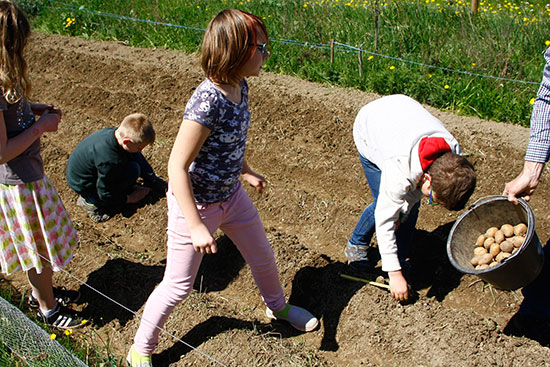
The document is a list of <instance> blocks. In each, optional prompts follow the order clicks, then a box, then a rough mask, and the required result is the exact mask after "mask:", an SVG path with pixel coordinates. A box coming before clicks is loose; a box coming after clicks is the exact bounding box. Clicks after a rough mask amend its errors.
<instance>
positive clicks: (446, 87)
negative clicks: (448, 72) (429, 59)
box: [443, 84, 451, 89]
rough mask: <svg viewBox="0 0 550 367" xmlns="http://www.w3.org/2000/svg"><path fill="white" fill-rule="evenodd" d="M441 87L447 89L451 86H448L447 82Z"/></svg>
mask: <svg viewBox="0 0 550 367" xmlns="http://www.w3.org/2000/svg"><path fill="white" fill-rule="evenodd" d="M443 88H445V89H449V88H451V86H450V85H449V84H445V85H444V86H443Z"/></svg>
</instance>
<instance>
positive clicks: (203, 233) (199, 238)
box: [190, 225, 218, 254]
mask: <svg viewBox="0 0 550 367" xmlns="http://www.w3.org/2000/svg"><path fill="white" fill-rule="evenodd" d="M190 232H191V241H192V242H193V248H194V249H195V252H200V253H201V254H215V253H216V252H218V246H217V245H216V241H215V240H214V237H212V235H211V234H210V231H209V230H208V228H207V227H206V226H204V225H202V226H200V227H199V228H197V229H194V230H192V231H190Z"/></svg>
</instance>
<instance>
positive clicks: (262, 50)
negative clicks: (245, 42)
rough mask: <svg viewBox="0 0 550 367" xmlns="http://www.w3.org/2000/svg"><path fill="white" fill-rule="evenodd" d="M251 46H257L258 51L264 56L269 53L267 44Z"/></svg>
mask: <svg viewBox="0 0 550 367" xmlns="http://www.w3.org/2000/svg"><path fill="white" fill-rule="evenodd" d="M251 46H256V48H257V49H258V51H260V53H261V54H262V55H265V54H266V53H267V52H268V51H267V43H262V44H256V45H254V44H252V45H251Z"/></svg>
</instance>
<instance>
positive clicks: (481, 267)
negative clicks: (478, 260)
mask: <svg viewBox="0 0 550 367" xmlns="http://www.w3.org/2000/svg"><path fill="white" fill-rule="evenodd" d="M487 268H489V265H487V264H479V265H478V266H476V267H475V269H476V270H484V269H487Z"/></svg>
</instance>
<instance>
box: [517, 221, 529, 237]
mask: <svg viewBox="0 0 550 367" xmlns="http://www.w3.org/2000/svg"><path fill="white" fill-rule="evenodd" d="M526 233H527V225H526V224H525V223H520V224H517V225H516V226H515V227H514V234H515V235H516V236H525V234H526Z"/></svg>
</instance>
